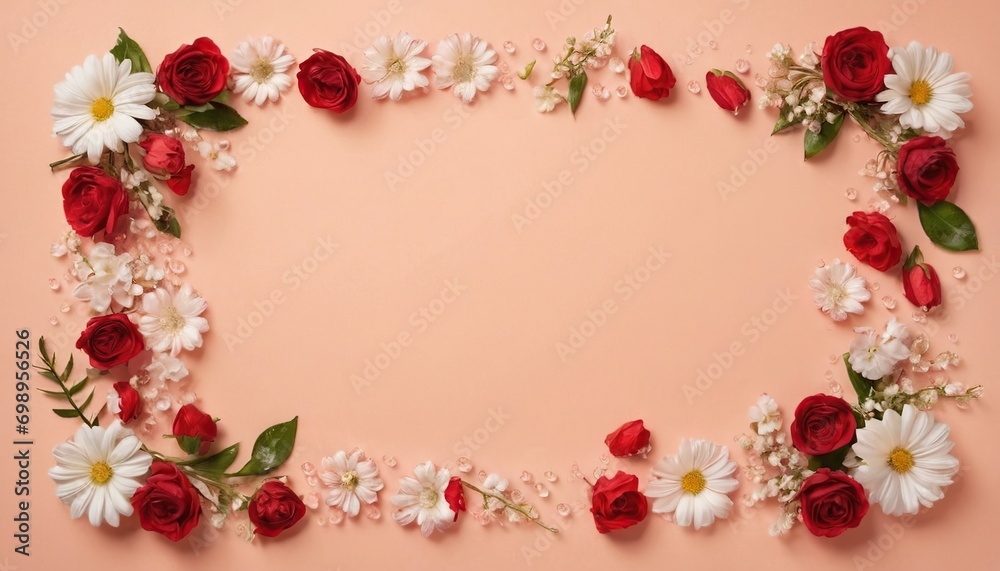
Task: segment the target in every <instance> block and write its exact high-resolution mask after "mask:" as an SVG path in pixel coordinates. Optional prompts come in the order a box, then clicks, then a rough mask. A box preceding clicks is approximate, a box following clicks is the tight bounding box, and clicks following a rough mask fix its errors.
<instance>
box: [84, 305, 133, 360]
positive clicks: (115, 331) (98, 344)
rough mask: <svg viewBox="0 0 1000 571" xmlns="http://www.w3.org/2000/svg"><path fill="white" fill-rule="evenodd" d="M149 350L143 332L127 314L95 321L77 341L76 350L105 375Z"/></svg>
mask: <svg viewBox="0 0 1000 571" xmlns="http://www.w3.org/2000/svg"><path fill="white" fill-rule="evenodd" d="M145 347H146V342H145V341H144V340H143V338H142V333H139V328H138V327H136V326H135V324H134V323H132V321H131V320H130V319H129V318H128V316H127V315H125V314H124V313H112V314H110V315H99V316H97V317H93V318H91V319H90V321H88V322H87V328H86V329H84V330H83V333H81V334H80V338H79V339H77V341H76V348H77V349H82V350H83V352H84V353H86V354H87V356H88V357H90V366H91V367H94V368H95V369H101V370H104V371H106V370H108V369H110V368H111V367H115V366H118V365H124V364H125V363H128V362H129V360H130V359H131V358H132V357H135V356H136V355H138V354H139V353H141V352H142V350H143V349H145Z"/></svg>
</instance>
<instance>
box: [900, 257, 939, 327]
mask: <svg viewBox="0 0 1000 571" xmlns="http://www.w3.org/2000/svg"><path fill="white" fill-rule="evenodd" d="M903 293H904V294H906V299H908V300H909V301H910V303H912V304H913V305H915V306H917V307H922V308H924V311H926V310H928V309H930V308H932V307H937V306H939V305H941V280H940V279H938V275H937V272H936V271H934V266H931V265H930V264H925V263H924V255H923V253H921V252H920V247H919V246H914V247H913V252H912V253H911V254H910V257H908V258H907V259H906V263H905V264H903Z"/></svg>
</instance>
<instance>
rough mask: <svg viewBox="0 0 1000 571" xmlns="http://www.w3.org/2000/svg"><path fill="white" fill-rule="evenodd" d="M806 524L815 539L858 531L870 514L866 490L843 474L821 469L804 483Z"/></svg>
mask: <svg viewBox="0 0 1000 571" xmlns="http://www.w3.org/2000/svg"><path fill="white" fill-rule="evenodd" d="M797 497H798V500H799V501H800V502H802V523H804V524H806V528H807V529H808V530H809V531H811V532H812V534H813V535H818V536H820V537H837V536H838V535H840V534H841V533H844V532H845V531H847V530H848V529H851V528H854V527H858V525H859V524H860V523H861V520H862V519H863V518H864V517H865V514H866V513H868V498H866V497H865V490H864V488H862V487H861V484H859V483H858V482H857V481H855V480H854V478H851V477H850V476H848V475H847V474H845V473H843V472H836V471H831V470H830V469H829V468H820V469H819V470H816V473H815V474H813V475H812V476H809V477H808V478H806V479H805V481H804V482H802V487H801V488H799V495H798V496H797Z"/></svg>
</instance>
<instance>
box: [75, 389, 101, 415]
mask: <svg viewBox="0 0 1000 571" xmlns="http://www.w3.org/2000/svg"><path fill="white" fill-rule="evenodd" d="M96 390H97V389H91V391H90V395H88V396H87V400H85V401H83V404H81V405H80V406H79V408H80V410H87V407H88V406H90V401H92V400H94V391H96Z"/></svg>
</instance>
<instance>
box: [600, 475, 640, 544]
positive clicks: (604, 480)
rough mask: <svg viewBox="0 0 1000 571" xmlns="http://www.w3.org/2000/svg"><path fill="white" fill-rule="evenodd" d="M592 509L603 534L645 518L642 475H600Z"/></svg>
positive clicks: (629, 525)
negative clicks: (640, 484) (612, 476)
mask: <svg viewBox="0 0 1000 571" xmlns="http://www.w3.org/2000/svg"><path fill="white" fill-rule="evenodd" d="M593 494H594V495H593V498H592V501H591V503H592V506H591V508H590V512H591V513H592V514H594V525H596V526H597V531H599V532H600V533H609V532H612V531H615V530H618V529H625V528H626V527H631V526H633V525H635V524H637V523H639V522H640V521H642V520H644V519H646V509H647V503H646V496H644V495H643V494H641V493H639V478H636V477H635V476H633V475H632V474H626V473H625V472H618V473H617V474H615V477H614V478H610V479H609V478H608V477H607V476H601V477H600V478H598V479H597V482H596V483H595V484H594V489H593Z"/></svg>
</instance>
